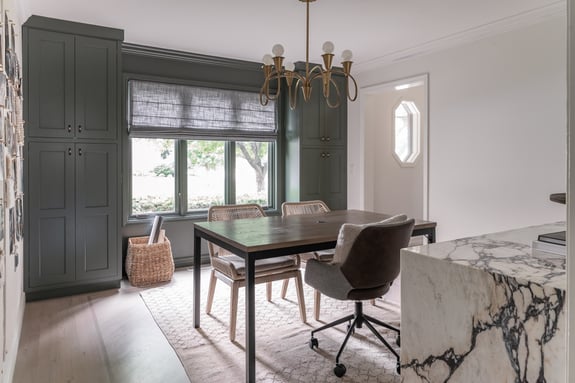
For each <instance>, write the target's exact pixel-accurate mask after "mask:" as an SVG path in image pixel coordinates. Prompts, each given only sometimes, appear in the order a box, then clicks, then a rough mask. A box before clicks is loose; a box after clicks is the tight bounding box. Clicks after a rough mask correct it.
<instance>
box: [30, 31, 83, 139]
mask: <svg viewBox="0 0 575 383" xmlns="http://www.w3.org/2000/svg"><path fill="white" fill-rule="evenodd" d="M28 42H29V44H28V81H27V84H28V116H27V120H28V121H26V122H27V124H26V125H27V128H28V132H27V133H28V135H29V136H37V137H73V135H74V132H73V126H74V36H71V35H68V34H65V33H58V32H48V31H40V30H30V31H29V35H28Z"/></svg>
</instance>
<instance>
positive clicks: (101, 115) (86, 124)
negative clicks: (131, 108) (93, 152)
mask: <svg viewBox="0 0 575 383" xmlns="http://www.w3.org/2000/svg"><path fill="white" fill-rule="evenodd" d="M116 49H117V48H116V42H115V41H112V40H104V39H97V38H91V37H80V36H79V37H76V89H75V94H76V98H75V104H76V108H75V111H76V113H75V116H76V118H75V123H76V125H75V130H76V137H78V138H110V139H113V138H115V137H116V132H117V129H116V124H117V122H116V121H117V115H116V113H117V108H116V105H117V93H116V90H117V86H116V84H117V78H116V77H117V74H116V73H117V57H116Z"/></svg>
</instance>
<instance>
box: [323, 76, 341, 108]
mask: <svg viewBox="0 0 575 383" xmlns="http://www.w3.org/2000/svg"><path fill="white" fill-rule="evenodd" d="M329 84H333V87H334V89H335V93H336V95H337V98H336V103H335V104H332V103H331V101H330V99H329V97H325V96H324V97H325V102H326V104H327V106H328V107H330V108H332V109H335V108H339V106H340V105H341V92H340V91H339V88H338V87H337V84H336V83H335V81H334V80H333V78H330V79H329ZM328 86H329V85H328Z"/></svg>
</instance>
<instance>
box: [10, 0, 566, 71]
mask: <svg viewBox="0 0 575 383" xmlns="http://www.w3.org/2000/svg"><path fill="white" fill-rule="evenodd" d="M19 2H20V5H21V7H22V11H23V13H24V19H26V18H27V17H28V16H29V15H32V14H35V15H41V16H47V17H55V18H60V19H66V20H71V21H77V22H83V23H90V24H97V25H104V26H110V27H115V28H120V29H123V30H124V31H125V41H126V42H130V43H136V44H143V45H150V46H156V47H164V48H170V49H177V50H183V51H188V52H194V53H201V54H208V55H215V56H221V57H228V58H236V59H243V60H249V61H260V60H261V57H262V56H263V55H264V54H265V53H271V48H272V46H273V45H274V44H275V43H282V44H283V45H284V47H285V50H286V51H285V54H284V56H285V57H286V60H289V61H300V60H304V59H305V7H306V4H305V3H303V2H300V1H298V0H243V1H239V0H202V1H199V0H162V1H158V0H97V1H88V0H19ZM559 14H565V0H435V1H430V0H318V1H315V2H312V3H311V4H310V61H315V62H319V61H320V59H321V58H320V55H321V46H322V44H323V42H324V41H326V40H331V41H333V42H334V44H335V47H336V49H335V54H336V58H337V60H336V62H339V54H340V53H341V51H342V50H344V49H351V50H352V51H353V52H354V58H353V61H354V62H355V64H354V67H355V70H358V69H368V68H369V67H371V66H373V65H378V64H384V63H388V62H391V61H394V60H399V59H401V58H404V57H406V56H413V55H416V54H421V53H422V52H427V51H431V50H434V49H439V48H443V47H446V46H449V45H453V44H457V43H459V42H463V41H469V40H473V39H477V38H481V37H484V36H486V35H489V34H492V33H498V32H502V31H505V30H510V29H513V28H516V27H518V26H521V25H525V24H527V23H534V22H537V21H540V20H543V19H546V18H549V17H553V16H556V15H559Z"/></svg>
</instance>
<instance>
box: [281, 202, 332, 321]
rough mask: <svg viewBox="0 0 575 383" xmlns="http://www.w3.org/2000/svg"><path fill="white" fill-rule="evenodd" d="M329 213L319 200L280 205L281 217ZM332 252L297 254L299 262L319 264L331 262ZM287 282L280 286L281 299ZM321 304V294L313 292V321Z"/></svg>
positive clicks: (317, 317)
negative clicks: (310, 260) (312, 260)
mask: <svg viewBox="0 0 575 383" xmlns="http://www.w3.org/2000/svg"><path fill="white" fill-rule="evenodd" d="M328 211H330V209H329V207H328V206H327V205H326V204H325V202H323V201H320V200H313V201H302V202H284V203H283V204H282V216H289V215H302V214H321V213H327V212H328ZM333 254H334V250H333V249H331V250H325V251H315V252H312V253H304V254H298V257H299V258H300V261H304V262H305V261H307V260H308V259H315V260H317V261H320V262H331V261H332V260H333ZM288 284H289V280H285V281H284V283H283V286H282V292H281V297H282V298H285V295H286V292H287V287H288ZM320 302H321V293H320V292H319V290H315V292H314V299H313V313H314V318H315V320H319V310H320Z"/></svg>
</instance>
